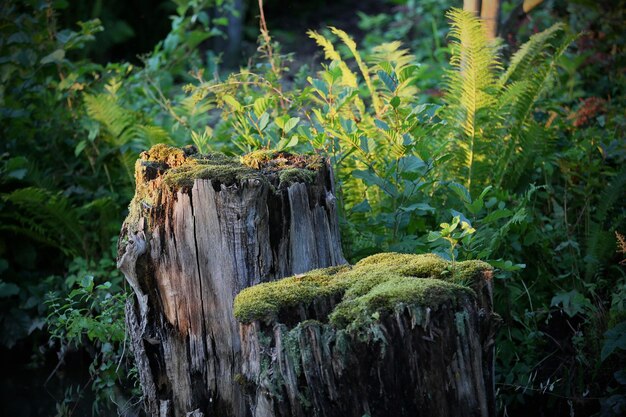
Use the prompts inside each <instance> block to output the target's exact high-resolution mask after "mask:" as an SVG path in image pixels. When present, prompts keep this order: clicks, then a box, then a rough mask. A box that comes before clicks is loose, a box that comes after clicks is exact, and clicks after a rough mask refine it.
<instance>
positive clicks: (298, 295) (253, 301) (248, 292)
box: [234, 253, 491, 328]
mask: <svg viewBox="0 0 626 417" xmlns="http://www.w3.org/2000/svg"><path fill="white" fill-rule="evenodd" d="M490 269H491V267H490V266H489V265H488V264H486V263H485V262H481V261H465V262H456V263H455V264H453V263H451V262H448V261H446V260H444V259H442V258H440V257H438V256H436V255H432V254H427V255H408V254H399V253H382V254H377V255H373V256H370V257H368V258H365V259H363V260H361V261H360V262H358V263H357V264H356V265H354V266H353V267H349V266H340V267H331V268H325V269H318V270H315V271H311V272H308V273H306V274H302V275H297V276H294V277H290V278H285V279H282V280H280V281H274V282H268V283H263V284H259V285H256V286H254V287H250V288H246V289H244V290H243V291H241V292H240V293H239V295H237V297H236V298H235V304H234V310H235V317H236V318H237V319H238V320H239V321H241V322H244V323H246V322H251V321H254V320H267V319H272V318H274V317H276V316H277V315H278V313H279V312H280V311H281V310H283V309H287V308H293V307H297V306H298V305H309V304H311V303H312V302H313V301H314V300H316V299H320V298H326V297H340V298H341V302H339V304H337V305H336V306H335V308H334V310H333V311H332V312H331V313H330V314H329V317H328V318H329V321H330V322H331V323H332V324H333V325H336V326H337V327H340V328H345V327H347V326H350V325H355V324H358V323H359V322H363V321H366V320H365V319H366V318H367V317H371V316H372V314H374V313H376V312H379V311H384V310H392V309H393V308H395V307H396V306H397V305H399V304H415V305H420V306H432V307H434V306H438V305H440V304H442V303H444V302H446V301H449V300H452V301H454V300H456V299H457V298H458V297H459V296H462V295H466V296H468V295H469V296H473V295H474V292H473V291H472V290H471V289H470V288H469V287H468V286H467V283H468V282H470V281H471V280H473V279H476V278H477V277H478V276H479V275H478V274H479V273H482V271H485V270H490Z"/></svg>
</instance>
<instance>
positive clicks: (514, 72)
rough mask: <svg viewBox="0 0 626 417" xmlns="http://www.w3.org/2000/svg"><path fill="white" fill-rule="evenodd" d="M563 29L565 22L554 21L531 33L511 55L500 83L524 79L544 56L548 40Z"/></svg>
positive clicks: (555, 36) (502, 84)
mask: <svg viewBox="0 0 626 417" xmlns="http://www.w3.org/2000/svg"><path fill="white" fill-rule="evenodd" d="M565 29H566V26H565V24H563V23H556V24H554V25H552V26H551V27H550V28H548V29H546V30H544V31H543V32H539V33H536V34H534V35H532V36H531V37H530V39H529V40H528V41H527V42H526V43H524V44H523V45H522V46H521V47H520V48H519V49H518V50H517V52H516V53H515V54H513V56H512V57H511V62H510V63H509V66H508V68H507V70H506V71H505V72H504V73H503V74H502V75H501V76H500V80H499V83H500V85H501V86H504V85H506V84H507V83H509V82H511V81H516V80H524V79H526V78H527V76H528V75H529V73H532V71H534V70H535V68H534V65H535V64H536V63H537V61H540V60H542V59H543V58H544V55H545V53H546V50H547V49H548V48H549V47H550V42H551V41H553V40H554V39H555V38H557V37H558V36H560V35H562V34H563V33H564V32H565Z"/></svg>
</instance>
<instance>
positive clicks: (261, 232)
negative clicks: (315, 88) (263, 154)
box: [118, 146, 345, 417]
mask: <svg viewBox="0 0 626 417" xmlns="http://www.w3.org/2000/svg"><path fill="white" fill-rule="evenodd" d="M198 158H199V159H198ZM202 158H203V157H200V156H198V155H196V154H195V153H194V151H193V150H186V151H184V152H183V151H181V150H178V149H174V148H166V147H163V146H161V147H160V148H158V149H157V148H153V149H152V150H150V151H148V152H145V153H143V154H142V156H141V159H140V160H139V161H138V162H137V166H136V180H137V191H136V196H135V199H134V200H133V203H131V208H130V214H129V217H128V218H127V220H126V222H125V224H124V226H123V228H122V232H121V235H120V244H119V258H118V267H119V268H120V270H121V271H122V272H123V273H124V275H125V277H126V279H127V281H128V282H129V284H130V286H131V287H132V289H133V292H134V294H135V297H134V299H132V300H130V301H129V303H128V305H127V308H126V313H127V317H126V321H127V326H128V330H129V332H130V337H131V345H132V350H133V353H134V355H135V360H136V363H137V368H138V371H139V378H140V382H141V386H142V389H143V393H144V404H145V408H146V411H147V412H148V414H150V415H153V416H161V417H166V416H173V417H177V416H188V415H191V416H205V417H207V416H220V417H228V416H245V415H247V414H248V413H249V411H248V408H247V407H246V406H245V404H244V399H243V396H242V390H241V387H240V385H239V384H237V383H236V381H235V379H236V376H237V375H238V374H240V372H241V344H240V340H239V334H238V324H237V323H236V321H235V320H234V318H233V310H232V304H233V299H234V297H235V295H236V294H237V293H238V292H239V291H240V290H242V289H243V288H245V287H248V286H251V285H254V284H258V283H260V282H264V281H270V280H275V279H278V278H281V277H284V276H287V275H293V274H297V273H300V272H304V271H308V270H310V269H313V268H319V267H325V266H330V265H337V264H343V263H345V260H344V258H343V255H342V252H341V246H340V241H339V231H338V225H337V214H336V208H335V198H334V192H333V180H332V173H331V171H330V168H329V166H328V164H327V162H326V161H323V160H322V162H321V163H318V164H312V165H310V166H307V167H304V166H303V164H305V163H307V161H308V160H307V159H306V158H302V157H293V156H290V155H278V156H277V158H278V159H279V160H280V163H279V164H275V163H274V162H273V161H272V160H269V161H268V160H262V162H260V163H259V164H258V166H257V168H258V169H252V168H248V167H244V166H241V164H239V163H238V162H235V161H227V162H224V161H225V157H224V156H223V155H218V156H215V155H212V156H210V157H207V158H206V159H202ZM210 158H214V159H216V160H219V163H217V164H213V165H211V164H212V162H210V161H212V159H210ZM320 160H321V159H320ZM197 161H200V162H197ZM205 164H206V165H205ZM298 164H300V165H298ZM294 166H297V167H299V168H297V169H300V170H301V171H302V172H301V173H303V174H302V175H300V176H297V175H296V176H295V177H290V179H289V181H286V180H285V181H282V179H283V177H281V176H280V175H281V173H282V172H283V171H285V170H286V169H292V168H293V167H294ZM240 169H241V170H242V171H241V172H243V174H241V175H240V174H238V172H239V171H238V170H240ZM181 172H182V173H185V172H191V173H192V174H191V175H192V176H191V177H190V178H183V179H182V180H181V179H180V178H179V177H176V176H175V175H174V174H176V175H179V174H180V173H181ZM222 172H226V173H231V172H234V173H235V174H233V175H230V174H229V175H222ZM298 172H300V171H298ZM298 172H296V173H298ZM307 172H308V173H307ZM194 173H196V174H197V175H198V176H200V177H201V178H194V177H193V175H194ZM207 173H209V174H207ZM210 173H213V174H210ZM304 174H307V175H304ZM309 174H313V175H309ZM176 178H178V179H176ZM285 178H286V177H285ZM307 178H310V181H307ZM170 179H174V180H172V181H173V182H172V181H170ZM168 181H169V182H168ZM176 181H178V182H176ZM172 184H174V185H172Z"/></svg>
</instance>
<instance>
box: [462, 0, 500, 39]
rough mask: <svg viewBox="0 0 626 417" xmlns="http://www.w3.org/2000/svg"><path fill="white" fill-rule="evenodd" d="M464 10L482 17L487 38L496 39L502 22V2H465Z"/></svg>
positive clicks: (473, 0) (465, 0)
mask: <svg viewBox="0 0 626 417" xmlns="http://www.w3.org/2000/svg"><path fill="white" fill-rule="evenodd" d="M463 9H464V10H467V11H468V12H472V13H474V14H475V15H476V16H478V17H480V18H481V20H483V22H484V24H485V32H486V33H487V37H488V38H489V39H495V37H496V36H497V35H498V25H499V22H500V0H463Z"/></svg>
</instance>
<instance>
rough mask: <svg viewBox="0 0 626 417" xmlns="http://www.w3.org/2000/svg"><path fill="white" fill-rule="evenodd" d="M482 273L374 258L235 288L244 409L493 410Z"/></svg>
mask: <svg viewBox="0 0 626 417" xmlns="http://www.w3.org/2000/svg"><path fill="white" fill-rule="evenodd" d="M491 275H492V274H491V268H490V267H489V265H488V264H485V263H483V262H479V261H468V262H460V263H456V264H454V263H450V262H447V261H444V260H443V259H441V258H439V257H437V256H435V255H402V254H379V255H374V256H371V257H369V258H366V259H364V260H362V261H361V262H359V263H357V264H356V265H355V266H354V267H349V266H340V267H331V268H327V269H321V270H317V271H312V272H309V273H306V274H302V275H298V276H295V277H291V278H286V279H283V280H280V281H277V282H271V283H265V284H260V285H257V286H254V287H251V288H247V289H245V290H243V291H242V292H241V293H240V294H239V295H238V296H237V298H236V300H235V315H236V317H237V318H238V319H239V320H240V321H241V323H242V324H241V326H240V332H241V341H242V350H243V356H244V363H243V373H242V376H241V378H240V382H241V383H242V385H244V386H245V387H246V391H247V395H248V399H249V403H250V404H251V411H252V414H253V416H255V417H279V416H280V417H303V416H315V417H318V416H319V417H322V416H323V417H334V416H336V417H362V416H372V417H387V416H394V417H396V416H398V417H399V416H411V417H416V416H428V417H465V416H468V417H469V416H472V417H473V416H481V417H488V416H494V415H495V410H494V408H495V401H494V386H493V383H494V379H493V378H494V376H493V355H494V347H493V344H494V333H495V330H496V328H497V325H498V323H499V321H500V320H499V317H498V316H497V315H496V314H494V313H493V312H492V295H491V288H492V287H491V285H492V284H491Z"/></svg>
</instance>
